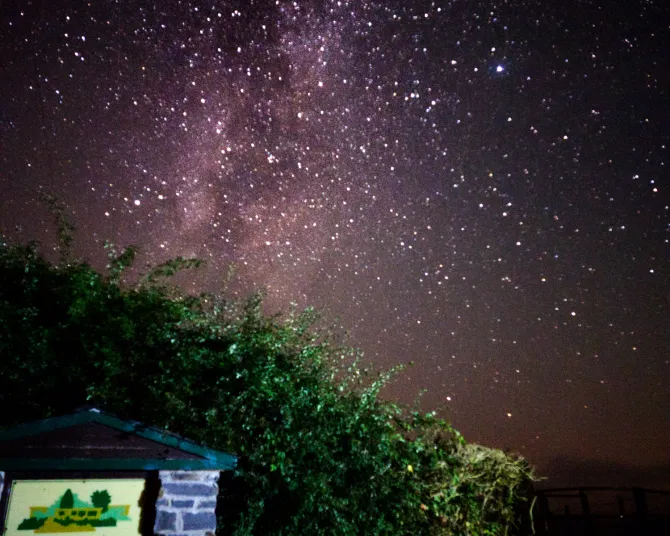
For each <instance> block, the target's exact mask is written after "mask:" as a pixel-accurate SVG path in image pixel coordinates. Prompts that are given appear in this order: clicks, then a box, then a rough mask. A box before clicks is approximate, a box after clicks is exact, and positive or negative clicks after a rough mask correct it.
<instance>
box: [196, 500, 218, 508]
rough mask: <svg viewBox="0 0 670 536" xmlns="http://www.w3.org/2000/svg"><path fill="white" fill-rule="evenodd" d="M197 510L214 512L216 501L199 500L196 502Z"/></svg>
mask: <svg viewBox="0 0 670 536" xmlns="http://www.w3.org/2000/svg"><path fill="white" fill-rule="evenodd" d="M197 508H202V509H205V508H206V509H208V510H214V509H215V508H216V501H207V500H200V501H198V505H197Z"/></svg>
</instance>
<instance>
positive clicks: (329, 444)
mask: <svg viewBox="0 0 670 536" xmlns="http://www.w3.org/2000/svg"><path fill="white" fill-rule="evenodd" d="M134 252H135V251H134V249H131V248H130V249H127V250H125V251H124V252H122V253H121V254H116V253H114V252H113V250H112V256H111V258H110V263H109V266H108V272H107V273H100V272H98V271H96V270H94V269H93V268H92V267H91V266H89V265H88V264H86V263H85V262H80V261H73V260H71V259H69V258H65V257H62V258H61V261H60V262H59V263H56V264H53V263H50V262H48V261H47V260H46V259H45V258H44V257H43V256H41V255H40V254H39V253H38V251H37V248H36V246H35V245H34V244H29V245H27V246H13V245H8V244H6V243H5V244H4V245H0V360H1V362H2V364H3V374H2V375H0V404H1V405H2V407H11V408H13V411H12V412H2V415H0V426H9V425H12V424H17V423H19V422H25V421H28V420H32V419H37V418H44V417H49V416H53V415H57V414H63V413H66V412H68V411H72V409H73V408H75V407H77V406H79V405H82V404H86V403H88V404H94V405H96V406H98V407H100V408H102V409H105V410H107V411H110V412H113V413H116V414H118V415H120V416H121V417H126V418H134V419H141V420H143V421H144V422H146V423H147V424H152V425H154V426H158V427H161V428H166V429H169V430H172V431H174V432H176V433H179V434H182V435H184V436H186V437H189V438H191V439H193V440H195V441H199V442H200V443H203V444H205V445H208V446H210V447H212V448H217V449H221V450H225V451H228V452H231V453H234V454H236V455H237V456H238V457H239V459H240V466H239V469H238V471H236V472H235V473H234V474H232V475H227V476H226V479H225V480H224V481H223V482H222V483H221V488H222V492H221V494H222V497H221V498H222V500H224V501H226V508H225V509H223V512H222V514H221V515H220V517H219V527H220V529H221V530H222V531H225V532H226V533H230V534H235V535H237V536H241V535H247V534H307V535H311V534H333V535H339V534H341V535H349V534H351V535H354V534H366V535H367V534H370V535H377V534H379V535H382V534H384V535H408V534H431V535H432V534H435V535H437V534H444V535H446V534H471V535H484V534H491V535H493V534H508V533H510V534H511V533H512V532H511V531H513V530H515V527H517V528H520V527H522V526H523V524H524V523H525V522H526V521H527V519H528V513H529V504H528V502H527V490H528V487H529V485H530V482H531V479H532V478H533V476H532V471H531V468H530V466H529V465H528V464H527V463H526V462H525V461H524V460H523V459H521V458H516V457H513V456H510V455H506V454H504V453H502V452H501V451H497V450H494V449H487V448H485V447H480V446H477V445H471V444H468V443H466V442H465V440H464V439H463V438H462V437H461V436H460V434H459V433H458V432H457V431H456V430H454V429H453V428H452V427H451V426H450V425H449V424H448V423H447V422H445V421H444V420H442V419H440V418H438V417H437V416H436V414H435V413H433V412H431V413H428V414H420V413H419V412H417V411H414V410H411V409H409V408H405V407H402V406H400V405H398V404H394V403H391V402H388V401H382V400H380V399H379V397H378V394H379V392H380V390H381V388H382V387H383V386H384V385H385V384H386V383H387V382H388V381H389V380H390V379H391V377H392V376H393V373H394V372H395V371H394V370H392V371H388V372H381V373H379V372H374V371H373V370H371V369H370V368H368V367H365V366H363V365H362V361H361V356H360V354H359V353H358V352H357V351H356V350H353V349H350V348H347V347H344V346H342V345H340V344H338V343H337V342H336V341H337V339H336V337H335V336H334V334H333V333H332V332H331V331H329V330H328V329H325V328H323V327H322V325H321V324H320V319H319V316H318V314H317V313H316V312H315V311H314V310H313V309H307V310H305V311H302V312H299V311H297V310H291V311H290V312H289V313H288V314H287V315H285V316H267V315H265V314H264V313H263V299H262V294H260V293H258V294H254V295H253V296H251V297H249V298H248V299H245V300H241V301H230V300H227V299H226V298H225V297H223V296H219V295H206V294H203V295H201V296H190V295H186V294H184V293H183V292H180V291H179V289H177V288H175V287H172V286H170V285H169V284H167V283H166V277H169V276H170V275H172V274H173V273H174V272H175V271H178V270H180V269H186V268H192V267H195V266H196V265H197V264H198V263H197V261H193V260H187V259H175V260H173V261H170V262H169V263H166V264H164V265H161V266H159V267H157V268H155V269H153V270H151V271H150V272H149V273H148V274H146V275H145V276H143V277H140V278H139V281H138V282H137V283H136V284H134V285H122V284H121V283H120V280H121V274H122V273H123V271H124V269H125V268H126V267H127V266H129V265H130V263H131V262H132V260H133V256H134ZM92 500H93V498H92ZM96 501H99V502H100V504H102V502H101V497H100V498H97V499H96ZM518 530H520V529H518Z"/></svg>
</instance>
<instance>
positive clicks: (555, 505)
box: [534, 486, 670, 536]
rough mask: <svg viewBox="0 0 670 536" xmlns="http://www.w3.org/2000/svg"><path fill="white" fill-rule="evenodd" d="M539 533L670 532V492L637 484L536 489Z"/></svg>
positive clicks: (616, 534) (614, 534)
mask: <svg viewBox="0 0 670 536" xmlns="http://www.w3.org/2000/svg"><path fill="white" fill-rule="evenodd" d="M535 495H536V497H537V506H536V509H535V516H534V517H535V532H536V534H537V535H538V536H554V535H555V536H559V535H567V534H571V535H575V536H600V535H605V534H607V535H612V536H628V535H633V534H635V535H637V534H643V535H649V536H656V535H659V536H660V535H661V534H662V535H664V536H666V535H669V534H670V491H663V490H655V489H645V488H638V487H630V488H624V487H596V486H586V487H580V488H555V489H541V490H536V491H535Z"/></svg>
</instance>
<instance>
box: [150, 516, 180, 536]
mask: <svg viewBox="0 0 670 536" xmlns="http://www.w3.org/2000/svg"><path fill="white" fill-rule="evenodd" d="M176 524H177V514H175V513H174V512H165V511H164V510H158V511H157V512H156V524H155V525H154V532H156V533H159V534H160V533H162V532H168V531H170V532H171V531H174V530H176Z"/></svg>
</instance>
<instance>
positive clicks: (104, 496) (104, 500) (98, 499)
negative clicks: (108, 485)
mask: <svg viewBox="0 0 670 536" xmlns="http://www.w3.org/2000/svg"><path fill="white" fill-rule="evenodd" d="M111 502H112V498H111V497H110V495H109V493H108V492H107V490H98V491H94V492H93V493H92V494H91V504H93V506H95V507H96V508H102V513H103V514H104V513H105V512H106V511H107V510H108V509H109V503H111Z"/></svg>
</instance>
